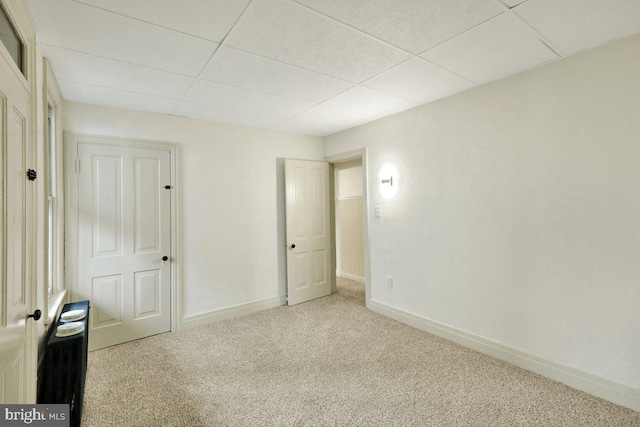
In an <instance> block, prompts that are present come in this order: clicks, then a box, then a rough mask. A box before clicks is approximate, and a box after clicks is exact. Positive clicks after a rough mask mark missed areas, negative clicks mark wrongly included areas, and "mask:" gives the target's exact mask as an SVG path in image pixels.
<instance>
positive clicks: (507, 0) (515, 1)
mask: <svg viewBox="0 0 640 427" xmlns="http://www.w3.org/2000/svg"><path fill="white" fill-rule="evenodd" d="M524 1H526V0H502V3H504V4H506V5H507V6H509V7H514V6H517V5H519V4H520V3H522V2H524Z"/></svg>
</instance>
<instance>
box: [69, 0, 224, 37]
mask: <svg viewBox="0 0 640 427" xmlns="http://www.w3.org/2000/svg"><path fill="white" fill-rule="evenodd" d="M70 1H72V2H74V3H78V4H81V5H83V6H86V7H91V8H94V9H98V10H101V11H103V12H107V13H111V14H113V15H117V16H122V17H123V18H128V19H132V20H134V21H138V22H143V23H145V24H148V25H153V26H154V27H158V28H162V29H165V30H169V31H173V32H176V33H179V34H183V35H185V36H190V37H194V38H196V39H200V40H204V41H208V42H211V43H218V44H219V43H220V42H219V41H217V40H211V39H207V38H205V37H201V36H197V35H195V34H191V33H187V32H184V31H180V30H176V29H175V28H171V27H166V26H164V25H160V24H156V23H154V22H149V21H145V20H144V19H140V18H136V17H133V16H130V15H125V14H124V13H120V12H114V11H113V10H109V9H105V8H102V7H99V6H95V5H93V4H88V3H85V2H83V1H82V0H70Z"/></svg>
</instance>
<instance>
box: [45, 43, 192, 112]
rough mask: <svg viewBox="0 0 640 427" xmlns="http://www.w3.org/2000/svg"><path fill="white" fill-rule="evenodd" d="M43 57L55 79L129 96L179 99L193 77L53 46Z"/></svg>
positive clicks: (46, 47) (47, 47)
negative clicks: (126, 93) (129, 93)
mask: <svg viewBox="0 0 640 427" xmlns="http://www.w3.org/2000/svg"><path fill="white" fill-rule="evenodd" d="M44 53H45V56H46V58H47V60H48V61H49V63H50V64H51V68H52V70H53V74H54V75H55V76H56V78H58V79H61V80H67V81H71V82H76V83H85V84H90V85H94V86H102V87H107V88H113V89H121V90H126V91H129V92H138V93H144V94H147V95H156V96H162V97H165V98H173V99H180V98H182V96H183V95H184V94H185V92H186V91H187V89H189V87H190V86H191V84H192V83H193V81H194V78H193V77H187V76H183V75H181V74H174V73H169V72H167V71H161V70H156V69H153V68H147V67H142V66H139V65H133V64H128V63H125V62H120V61H115V60H113V59H107V58H101V57H99V56H93V55H87V54H85V53H80V52H75V51H72V50H66V49H61V48H58V47H54V46H44Z"/></svg>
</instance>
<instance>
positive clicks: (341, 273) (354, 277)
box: [336, 270, 364, 284]
mask: <svg viewBox="0 0 640 427" xmlns="http://www.w3.org/2000/svg"><path fill="white" fill-rule="evenodd" d="M336 276H338V277H344V278H345V279H351V280H355V281H356V282H358V283H363V284H364V277H363V276H358V275H357V274H351V273H347V272H344V271H342V270H336Z"/></svg>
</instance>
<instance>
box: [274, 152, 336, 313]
mask: <svg viewBox="0 0 640 427" xmlns="http://www.w3.org/2000/svg"><path fill="white" fill-rule="evenodd" d="M285 187H286V191H285V199H286V233H287V237H286V238H287V293H288V297H287V301H288V304H289V305H294V304H298V303H301V302H305V301H309V300H311V299H314V298H319V297H323V296H327V295H329V294H331V249H332V248H331V229H330V212H329V208H330V200H329V196H330V194H329V193H330V190H329V164H328V163H327V162H316V161H307V160H292V159H286V160H285Z"/></svg>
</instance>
